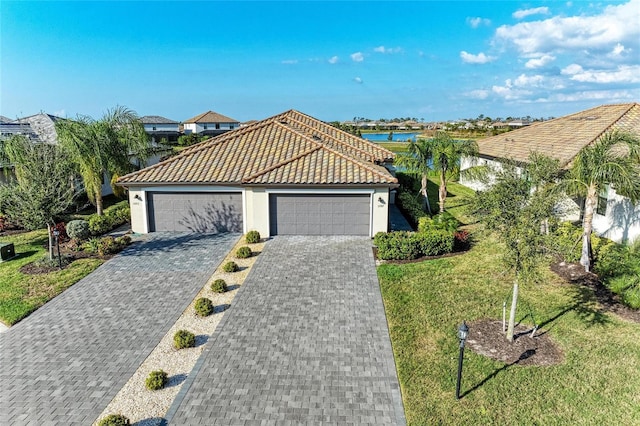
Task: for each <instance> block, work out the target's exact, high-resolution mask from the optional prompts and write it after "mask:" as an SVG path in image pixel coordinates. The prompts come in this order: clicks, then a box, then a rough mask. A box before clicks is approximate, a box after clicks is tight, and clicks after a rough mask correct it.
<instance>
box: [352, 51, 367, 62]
mask: <svg viewBox="0 0 640 426" xmlns="http://www.w3.org/2000/svg"><path fill="white" fill-rule="evenodd" d="M350 56H351V60H352V61H353V62H362V61H364V55H363V54H362V52H356V53H352V54H351V55H350Z"/></svg>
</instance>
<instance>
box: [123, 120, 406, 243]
mask: <svg viewBox="0 0 640 426" xmlns="http://www.w3.org/2000/svg"><path fill="white" fill-rule="evenodd" d="M393 157H394V154H393V153H392V152H391V151H389V150H386V149H384V148H382V147H380V146H378V145H376V144H373V143H371V142H368V141H366V140H364V139H362V138H359V137H355V136H353V135H351V134H349V133H346V132H344V131H341V130H338V129H336V128H335V127H333V126H331V125H329V124H326V123H324V122H322V121H319V120H316V119H315V118H312V117H310V116H308V115H305V114H302V113H300V112H298V111H294V110H290V111H287V112H284V113H282V114H279V115H276V116H273V117H270V118H267V119H265V120H262V121H258V122H256V123H253V124H250V125H248V126H243V127H241V128H239V129H236V130H234V131H232V132H228V133H225V134H223V135H220V136H218V137H215V138H212V139H210V140H208V141H205V142H201V143H200V144H197V145H194V146H191V147H189V148H187V149H185V150H184V151H182V152H181V153H180V154H179V155H177V156H175V157H172V158H170V159H168V160H166V161H163V162H161V163H159V164H156V165H154V166H151V167H147V168H145V169H142V170H140V171H138V172H135V173H131V174H129V175H126V176H123V177H121V178H120V180H119V181H118V184H119V185H122V186H125V187H127V188H128V189H129V199H130V205H131V225H132V229H133V231H134V232H138V233H147V232H154V231H192V232H207V233H216V232H226V231H232V232H247V231H250V230H257V231H258V232H260V234H261V235H262V236H263V237H268V236H272V235H283V234H289V235H366V236H370V237H372V236H373V235H374V234H375V233H377V232H380V231H387V230H388V219H389V216H388V213H389V190H390V189H392V188H395V187H397V186H398V185H397V179H396V178H395V177H394V176H393V175H392V174H391V173H390V172H389V171H388V170H387V169H386V168H385V167H384V166H385V165H390V163H391V162H392V160H393Z"/></svg>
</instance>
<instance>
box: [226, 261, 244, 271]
mask: <svg viewBox="0 0 640 426" xmlns="http://www.w3.org/2000/svg"><path fill="white" fill-rule="evenodd" d="M222 270H223V271H224V272H238V271H239V270H240V267H239V266H238V264H237V263H236V262H227V263H225V264H224V266H222Z"/></svg>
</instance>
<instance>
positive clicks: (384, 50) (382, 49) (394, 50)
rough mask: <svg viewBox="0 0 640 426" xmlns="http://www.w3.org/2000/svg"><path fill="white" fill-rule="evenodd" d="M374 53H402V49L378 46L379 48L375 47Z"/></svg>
mask: <svg viewBox="0 0 640 426" xmlns="http://www.w3.org/2000/svg"><path fill="white" fill-rule="evenodd" d="M373 51H374V52H378V53H400V52H402V48H401V47H384V46H378V47H374V48H373Z"/></svg>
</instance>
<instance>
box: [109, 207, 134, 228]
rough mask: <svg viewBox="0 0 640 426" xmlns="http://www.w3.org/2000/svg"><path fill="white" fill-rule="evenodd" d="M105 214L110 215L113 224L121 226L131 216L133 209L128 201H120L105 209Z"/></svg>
mask: <svg viewBox="0 0 640 426" xmlns="http://www.w3.org/2000/svg"><path fill="white" fill-rule="evenodd" d="M105 216H109V218H110V219H111V222H112V226H113V227H116V226H120V225H122V224H123V223H127V222H128V221H129V219H130V218H131V209H130V208H129V204H128V203H127V202H126V201H123V202H120V203H118V204H116V205H114V206H111V207H109V208H108V209H106V210H105Z"/></svg>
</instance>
